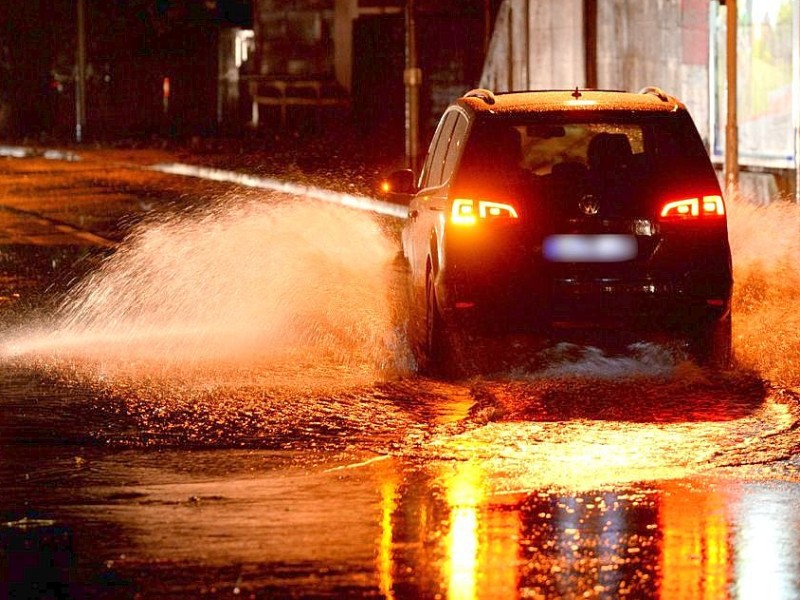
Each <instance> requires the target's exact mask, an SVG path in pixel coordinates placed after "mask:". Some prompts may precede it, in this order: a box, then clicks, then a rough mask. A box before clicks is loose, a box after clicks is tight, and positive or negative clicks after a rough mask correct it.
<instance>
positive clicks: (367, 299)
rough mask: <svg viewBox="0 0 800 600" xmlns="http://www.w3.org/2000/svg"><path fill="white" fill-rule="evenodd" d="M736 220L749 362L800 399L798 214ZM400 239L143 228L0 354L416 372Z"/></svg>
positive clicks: (193, 224)
mask: <svg viewBox="0 0 800 600" xmlns="http://www.w3.org/2000/svg"><path fill="white" fill-rule="evenodd" d="M728 213H729V230H730V239H731V246H732V251H733V259H734V270H735V279H736V287H735V293H734V338H735V339H734V345H735V352H736V357H737V360H738V361H739V362H740V364H741V365H742V366H744V367H746V368H751V369H753V370H755V371H757V372H758V373H760V374H761V376H762V377H764V378H766V379H769V380H771V381H773V382H775V383H778V384H783V385H796V384H797V383H798V382H800V315H798V312H797V311H796V309H795V307H794V300H795V298H796V297H797V294H798V291H800V266H798V263H797V260H796V257H797V256H798V254H800V236H799V235H798V234H799V233H800V207H797V206H795V205H793V204H788V203H784V202H774V203H773V204H770V205H767V206H763V205H756V204H753V203H751V202H748V201H747V199H743V198H733V199H730V200H729V201H728ZM390 237H391V236H388V235H386V234H385V233H384V232H383V231H382V230H381V227H380V226H379V225H378V224H377V222H376V221H375V219H374V218H373V217H372V216H370V215H368V214H365V213H359V212H356V211H353V210H349V209H343V208H340V207H335V206H331V205H326V204H321V203H315V202H294V203H291V204H277V205H276V204H265V203H264V202H263V200H262V201H258V200H242V199H227V200H223V201H220V202H218V203H217V204H215V205H214V206H213V207H212V208H210V209H208V210H206V211H204V212H202V213H199V214H196V213H193V214H183V215H175V216H172V217H170V218H168V219H166V220H164V219H162V220H161V221H158V222H149V223H144V224H142V225H141V226H139V227H138V228H137V229H136V230H135V231H134V233H133V234H132V235H131V236H130V237H129V239H128V240H127V241H126V242H125V243H124V244H123V245H122V246H121V247H120V248H119V249H118V251H117V252H116V253H115V254H114V255H113V256H112V257H111V258H110V259H108V260H107V261H105V263H104V264H103V266H102V267H101V268H100V269H99V270H98V271H97V272H95V273H93V274H92V275H91V276H90V277H88V278H87V279H85V280H84V281H83V282H81V283H80V284H79V285H78V286H77V287H76V288H75V289H74V290H73V292H72V293H71V294H70V295H69V297H68V298H66V299H65V301H64V302H63V304H62V307H61V310H60V311H59V312H58V314H57V315H56V316H55V318H54V320H53V322H52V323H49V324H47V326H46V327H42V328H40V330H39V331H38V332H27V333H25V335H22V336H19V337H18V338H17V339H16V340H12V341H11V342H8V341H6V342H4V344H3V345H2V346H0V352H2V354H5V355H6V356H8V355H9V354H31V353H32V354H48V355H53V354H55V355H61V356H67V357H69V358H70V359H73V358H80V359H88V360H90V361H95V362H99V363H101V364H102V365H103V369H104V373H105V374H110V373H111V372H113V371H117V370H124V371H130V370H131V369H134V368H135V367H137V366H141V365H143V364H144V363H147V366H146V369H147V372H148V373H152V372H153V370H154V366H153V365H154V364H155V365H157V366H158V367H157V368H161V369H162V370H163V372H165V373H166V372H168V371H169V372H172V373H174V372H175V369H176V368H194V369H195V370H196V369H198V368H203V369H208V368H209V365H210V366H212V367H213V368H215V369H218V368H220V365H224V364H228V365H234V366H235V367H236V368H242V367H251V366H263V365H269V366H271V367H274V368H278V369H283V370H285V371H286V370H291V369H298V368H311V367H315V366H319V365H320V364H321V363H322V364H326V365H327V366H332V365H334V366H336V368H345V369H347V370H348V372H349V373H350V374H351V375H352V374H353V373H355V372H358V373H359V374H360V376H362V377H363V378H364V379H365V380H368V379H370V378H376V377H382V376H385V375H386V374H387V373H394V372H396V371H397V370H398V369H399V370H401V371H404V370H407V369H408V365H409V364H410V361H409V359H408V356H409V350H408V348H407V347H406V344H405V342H404V339H403V338H402V335H400V334H399V333H398V328H397V322H396V321H397V319H396V318H395V313H396V311H397V309H398V307H397V306H396V303H397V298H392V297H391V295H392V293H393V291H392V272H391V266H390V263H391V259H392V257H393V256H394V254H395V252H396V242H395V241H394V240H392V239H390ZM400 309H401V310H402V307H400ZM634 358H635V357H634ZM604 364H605V363H604ZM634 371H636V367H635V366H634Z"/></svg>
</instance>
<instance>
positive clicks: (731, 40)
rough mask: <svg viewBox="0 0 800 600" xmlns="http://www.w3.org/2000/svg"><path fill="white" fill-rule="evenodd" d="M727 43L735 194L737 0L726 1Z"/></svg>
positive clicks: (728, 180)
mask: <svg viewBox="0 0 800 600" xmlns="http://www.w3.org/2000/svg"><path fill="white" fill-rule="evenodd" d="M725 4H726V5H727V15H726V24H727V27H726V29H727V43H726V48H727V50H726V63H727V64H726V66H727V82H728V121H727V124H726V125H725V188H726V191H727V192H728V193H729V194H730V193H734V192H735V191H737V190H738V189H739V122H738V113H737V93H736V92H737V86H738V78H737V68H736V61H737V47H736V43H737V35H736V34H737V32H738V25H739V18H738V17H739V14H738V9H737V7H736V0H726V2H725Z"/></svg>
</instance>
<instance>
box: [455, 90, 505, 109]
mask: <svg viewBox="0 0 800 600" xmlns="http://www.w3.org/2000/svg"><path fill="white" fill-rule="evenodd" d="M462 97H463V98H480V99H481V100H483V101H484V102H486V104H488V105H490V106H491V105H492V104H494V103H495V102H497V100H496V99H495V97H494V92H493V91H492V90H487V89H485V88H475V89H474V90H470V91H468V92H467V93H466V94H464V95H463V96H462Z"/></svg>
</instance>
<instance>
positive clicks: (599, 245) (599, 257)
mask: <svg viewBox="0 0 800 600" xmlns="http://www.w3.org/2000/svg"><path fill="white" fill-rule="evenodd" d="M542 251H543V253H544V257H545V258H546V259H547V260H549V261H551V262H624V261H626V260H633V259H634V258H636V255H637V254H638V252H639V245H638V243H637V241H636V236H633V235H622V234H613V233H605V234H598V235H574V234H570V235H551V236H548V237H546V238H545V240H544V245H543V248H542Z"/></svg>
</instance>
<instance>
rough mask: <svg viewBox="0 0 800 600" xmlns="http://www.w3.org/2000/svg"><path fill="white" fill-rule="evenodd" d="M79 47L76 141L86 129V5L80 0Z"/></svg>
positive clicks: (79, 141) (77, 53)
mask: <svg viewBox="0 0 800 600" xmlns="http://www.w3.org/2000/svg"><path fill="white" fill-rule="evenodd" d="M77 10H78V48H77V51H76V53H75V65H76V72H75V141H76V142H78V143H81V142H82V141H83V135H84V133H85V131H86V6H85V0H78V2H77Z"/></svg>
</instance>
